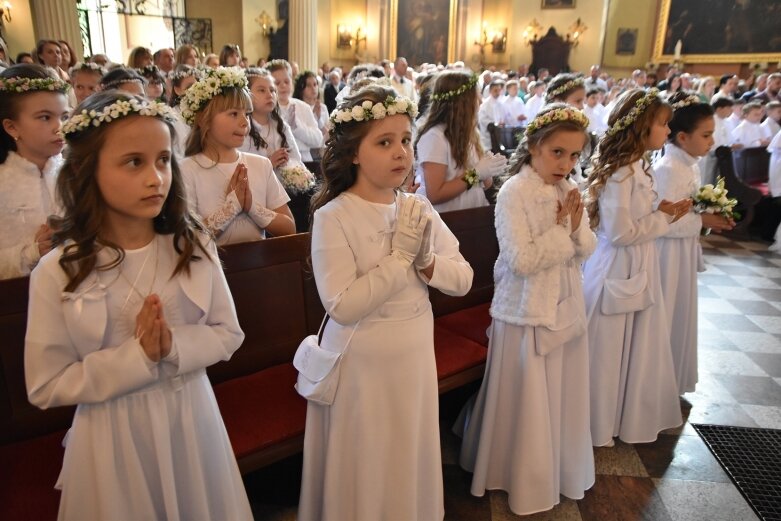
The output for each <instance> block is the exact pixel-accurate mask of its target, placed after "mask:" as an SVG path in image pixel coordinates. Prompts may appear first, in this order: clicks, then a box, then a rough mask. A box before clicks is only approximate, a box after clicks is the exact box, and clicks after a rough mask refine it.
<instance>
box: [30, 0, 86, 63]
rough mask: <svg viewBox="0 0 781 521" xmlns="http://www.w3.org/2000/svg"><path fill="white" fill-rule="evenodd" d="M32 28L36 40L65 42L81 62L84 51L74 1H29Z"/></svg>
mask: <svg viewBox="0 0 781 521" xmlns="http://www.w3.org/2000/svg"><path fill="white" fill-rule="evenodd" d="M30 7H31V10H32V13H33V26H34V28H35V36H36V38H37V39H39V40H40V39H46V40H65V41H67V42H68V43H69V44H70V46H71V47H72V48H73V52H75V53H76V60H77V61H82V57H83V56H84V50H83V48H82V45H81V33H80V32H79V17H78V14H77V13H76V1H75V0H31V1H30Z"/></svg>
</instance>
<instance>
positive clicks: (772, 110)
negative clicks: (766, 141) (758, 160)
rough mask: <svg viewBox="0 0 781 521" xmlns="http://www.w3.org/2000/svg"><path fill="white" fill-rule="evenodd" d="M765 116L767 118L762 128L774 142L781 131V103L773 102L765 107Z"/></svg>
mask: <svg viewBox="0 0 781 521" xmlns="http://www.w3.org/2000/svg"><path fill="white" fill-rule="evenodd" d="M765 114H767V117H766V118H765V121H763V122H762V124H761V125H760V126H761V127H762V128H764V129H765V131H766V132H767V133H769V134H770V139H771V140H772V139H773V138H774V137H775V136H776V134H778V131H779V130H781V124H779V123H781V101H771V102H770V103H768V104H767V105H765Z"/></svg>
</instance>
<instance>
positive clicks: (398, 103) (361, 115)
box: [330, 96, 418, 125]
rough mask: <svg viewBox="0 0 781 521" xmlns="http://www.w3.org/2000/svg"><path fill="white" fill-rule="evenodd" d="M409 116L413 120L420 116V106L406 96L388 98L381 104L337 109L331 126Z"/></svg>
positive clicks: (332, 116)
mask: <svg viewBox="0 0 781 521" xmlns="http://www.w3.org/2000/svg"><path fill="white" fill-rule="evenodd" d="M396 114H409V115H410V116H411V117H412V118H414V117H415V116H417V115H418V105H417V104H416V103H415V102H414V101H412V100H411V99H409V98H407V97H405V96H396V97H393V96H388V97H387V98H385V101H383V102H381V103H372V102H371V101H370V100H366V101H364V102H363V103H361V104H360V105H356V106H354V107H351V108H344V109H335V110H334V111H333V112H331V119H330V121H331V125H338V124H340V123H349V122H351V121H366V120H370V119H382V118H384V117H385V116H394V115H396Z"/></svg>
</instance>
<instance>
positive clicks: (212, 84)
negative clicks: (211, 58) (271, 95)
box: [179, 67, 247, 126]
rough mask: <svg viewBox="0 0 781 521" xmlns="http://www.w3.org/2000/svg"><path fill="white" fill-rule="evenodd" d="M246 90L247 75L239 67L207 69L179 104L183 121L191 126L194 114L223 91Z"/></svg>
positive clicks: (193, 121)
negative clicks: (231, 89) (232, 89)
mask: <svg viewBox="0 0 781 521" xmlns="http://www.w3.org/2000/svg"><path fill="white" fill-rule="evenodd" d="M228 88H236V89H246V88H247V75H246V74H244V70H243V69H241V68H240V67H217V68H216V69H208V70H207V71H206V73H205V74H204V75H203V77H201V78H199V79H198V81H196V82H195V83H193V85H192V87H190V88H189V89H187V90H186V91H185V93H184V96H182V101H181V102H179V107H180V108H181V109H182V117H183V118H184V121H185V122H186V123H187V124H188V125H190V126H192V125H193V124H194V123H195V114H196V113H197V112H198V111H200V110H201V109H203V108H204V107H205V106H206V104H207V103H208V102H209V100H211V99H212V98H213V97H214V96H216V95H218V94H222V90H223V89H228Z"/></svg>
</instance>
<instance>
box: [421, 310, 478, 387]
mask: <svg viewBox="0 0 781 521" xmlns="http://www.w3.org/2000/svg"><path fill="white" fill-rule="evenodd" d="M487 353H488V351H487V350H486V348H484V347H483V346H481V345H480V344H478V343H477V342H473V341H471V340H469V339H468V338H466V337H463V336H461V335H458V334H456V333H453V332H452V331H449V330H447V329H445V328H444V327H441V326H439V325H438V324H436V323H435V324H434V356H436V359H437V378H438V379H439V380H442V379H444V378H447V377H448V376H451V375H454V374H456V373H460V372H461V371H464V370H466V369H469V368H470V367H474V366H476V365H480V364H482V363H484V362H485V358H486V355H487Z"/></svg>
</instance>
